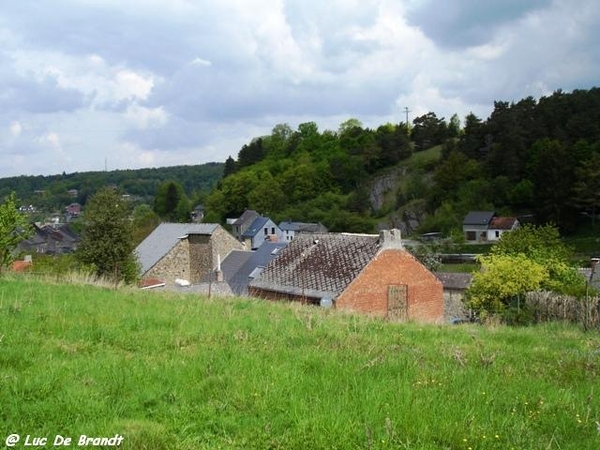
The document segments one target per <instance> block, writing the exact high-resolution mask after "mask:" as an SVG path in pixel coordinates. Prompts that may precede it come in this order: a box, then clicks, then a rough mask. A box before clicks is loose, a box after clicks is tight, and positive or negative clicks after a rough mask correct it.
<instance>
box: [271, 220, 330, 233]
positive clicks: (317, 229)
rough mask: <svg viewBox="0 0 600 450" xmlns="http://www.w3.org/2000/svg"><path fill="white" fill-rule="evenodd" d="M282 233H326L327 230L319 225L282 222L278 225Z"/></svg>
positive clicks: (289, 221)
mask: <svg viewBox="0 0 600 450" xmlns="http://www.w3.org/2000/svg"><path fill="white" fill-rule="evenodd" d="M279 228H280V229H281V230H282V231H286V230H287V231H297V232H307V233H326V232H327V228H325V226H324V225H323V224H321V223H309V222H292V221H291V220H286V221H283V222H281V223H280V224H279Z"/></svg>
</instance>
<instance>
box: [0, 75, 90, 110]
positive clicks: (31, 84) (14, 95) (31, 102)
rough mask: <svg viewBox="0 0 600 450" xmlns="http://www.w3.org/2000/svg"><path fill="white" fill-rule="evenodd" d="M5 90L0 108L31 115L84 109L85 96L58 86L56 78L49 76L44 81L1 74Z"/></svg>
mask: <svg viewBox="0 0 600 450" xmlns="http://www.w3.org/2000/svg"><path fill="white" fill-rule="evenodd" d="M0 78H1V79H2V83H3V85H4V86H3V88H2V93H0V108H2V109H4V110H14V111H19V112H29V113H34V114H35V113H53V112H65V111H66V112H69V111H74V110H76V109H79V108H80V107H82V106H83V105H84V103H85V98H84V96H83V95H82V94H81V93H80V92H78V91H76V90H74V89H64V88H62V87H60V86H58V83H57V81H56V79H55V78H53V77H50V76H47V77H45V78H44V79H43V80H42V81H39V82H38V81H36V80H31V79H26V78H23V77H19V76H6V74H0Z"/></svg>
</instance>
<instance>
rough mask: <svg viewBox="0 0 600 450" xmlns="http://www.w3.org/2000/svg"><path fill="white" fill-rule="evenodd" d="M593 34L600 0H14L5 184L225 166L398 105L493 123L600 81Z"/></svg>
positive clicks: (3, 33)
mask: <svg viewBox="0 0 600 450" xmlns="http://www.w3.org/2000/svg"><path fill="white" fill-rule="evenodd" d="M33 10H35V11H36V14H32V13H31V11H33ZM599 25H600V3H599V2H597V1H595V0H572V1H570V2H559V1H557V0H532V1H531V2H522V1H521V0H506V1H502V2H481V1H479V0H448V1H444V2H437V1H436V2H434V1H433V0H418V1H417V0H401V1H394V0H362V1H358V0H331V1H327V2H323V1H316V0H306V1H300V0H225V1H220V0H219V1H217V0H205V1H202V2H198V1H192V0H173V1H170V2H164V1H160V0H132V1H128V2H122V1H118V0H85V1H80V2H71V1H66V0H56V1H54V2H37V1H34V0H20V1H19V2H8V3H7V4H6V5H3V10H2V14H1V15H0V39H1V40H2V41H3V44H4V45H3V48H2V49H1V50H0V84H1V85H2V86H3V87H4V88H3V89H2V91H1V92H0V120H1V122H0V123H2V124H5V125H4V127H3V128H2V129H1V130H0V140H1V141H0V152H2V155H3V164H2V166H0V176H6V175H9V174H19V173H21V171H23V170H26V171H27V172H28V173H29V172H31V171H35V172H34V173H37V172H39V173H56V172H62V171H66V172H72V171H82V170H92V169H94V170H99V169H101V168H103V166H104V158H105V157H107V158H108V159H109V167H110V168H129V167H131V168H133V167H141V166H149V165H152V166H161V165H172V164H186V163H192V164H196V163H202V162H208V161H224V160H225V158H226V157H227V156H229V155H233V156H235V155H236V154H237V152H238V151H239V149H240V147H241V146H242V145H243V144H244V143H246V142H248V141H249V140H250V139H251V138H253V137H255V136H258V135H260V134H265V133H269V132H270V130H271V129H272V128H273V126H274V125H275V124H277V123H282V122H288V123H290V125H292V126H293V127H296V126H297V125H298V124H299V123H302V122H306V121H311V120H312V121H316V122H317V123H318V124H319V128H320V129H326V128H327V129H336V128H337V126H338V125H339V123H341V122H342V121H343V120H346V119H347V118H349V117H355V118H357V119H359V120H361V121H362V122H363V123H365V124H366V125H368V126H371V127H374V126H377V125H379V124H382V123H385V122H387V121H393V122H400V121H404V120H405V115H404V112H403V109H404V107H408V108H409V109H410V110H412V112H411V115H410V118H411V119H412V118H414V117H416V116H417V115H421V114H424V113H426V112H429V111H433V112H435V113H436V114H437V115H438V117H446V118H449V117H450V116H451V115H452V114H453V113H455V112H456V113H458V114H459V115H460V116H461V118H462V117H464V115H466V114H467V113H468V112H470V111H473V112H474V113H475V114H477V115H479V116H480V117H482V118H486V117H487V114H489V112H490V111H491V108H492V107H493V101H494V100H508V101H511V100H519V99H520V98H523V97H525V96H528V95H533V96H539V95H544V94H547V93H550V92H552V91H553V90H555V89H558V88H562V89H563V90H571V89H574V88H590V87H592V86H593V85H594V84H597V82H598V80H597V74H598V73H600V44H599V43H598V42H597V38H596V34H597V32H596V30H597V29H598V26H599ZM65 29H68V30H69V32H68V33H66V32H64V30H65ZM42 150H43V151H42ZM61 152H62V153H61ZM7 155H8V156H7ZM14 155H25V156H27V157H28V158H27V159H26V164H25V163H24V164H21V165H19V164H20V163H18V162H14V161H16V159H10V157H13V156H14ZM31 155H35V158H32V157H31Z"/></svg>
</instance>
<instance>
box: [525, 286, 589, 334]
mask: <svg viewBox="0 0 600 450" xmlns="http://www.w3.org/2000/svg"><path fill="white" fill-rule="evenodd" d="M525 305H526V307H527V308H528V309H529V310H530V311H531V312H532V313H533V317H534V319H535V321H536V322H550V321H557V320H559V321H560V320H563V321H567V322H572V323H578V324H581V325H583V326H584V328H586V329H591V328H600V297H587V298H582V299H578V298H575V297H570V296H566V295H559V294H556V293H553V292H530V293H528V294H527V295H526V298H525Z"/></svg>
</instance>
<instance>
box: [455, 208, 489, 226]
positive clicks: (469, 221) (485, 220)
mask: <svg viewBox="0 0 600 450" xmlns="http://www.w3.org/2000/svg"><path fill="white" fill-rule="evenodd" d="M495 215H496V213H495V212H494V211H471V212H469V213H468V214H467V216H466V217H465V220H463V225H488V224H489V223H490V222H491V221H492V219H493V218H494V216H495Z"/></svg>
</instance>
